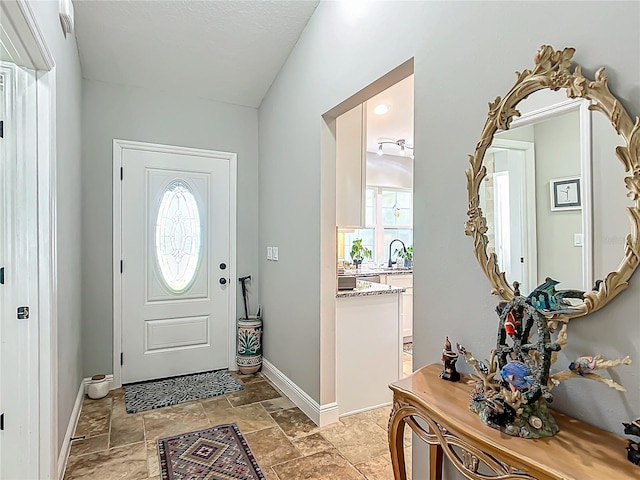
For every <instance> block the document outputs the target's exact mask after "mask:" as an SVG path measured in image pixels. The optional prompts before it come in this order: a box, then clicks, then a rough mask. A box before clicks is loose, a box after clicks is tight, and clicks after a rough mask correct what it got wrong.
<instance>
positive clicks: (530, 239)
mask: <svg viewBox="0 0 640 480" xmlns="http://www.w3.org/2000/svg"><path fill="white" fill-rule="evenodd" d="M511 128H514V127H511ZM494 148H497V149H500V148H503V149H508V150H519V151H521V152H523V154H524V170H523V174H524V178H523V179H522V184H523V185H524V190H525V191H524V197H525V206H524V211H521V212H520V214H521V216H523V217H524V219H525V221H523V222H522V225H521V229H520V230H521V231H520V237H521V238H523V239H524V248H523V250H524V252H525V255H526V256H527V258H528V259H531V258H538V245H537V243H536V224H535V218H536V199H535V188H536V187H535V183H536V155H535V144H534V143H533V142H522V141H519V140H510V139H505V138H494V139H493V142H492V143H491V146H490V147H489V148H488V149H487V152H491V151H492V149H494ZM531 219H534V222H533V223H531V222H530V220H531ZM524 225H528V227H527V228H524ZM527 284H528V285H529V286H531V289H533V288H535V286H536V285H537V284H538V265H537V264H535V265H534V264H533V263H531V262H529V264H528V265H527Z"/></svg>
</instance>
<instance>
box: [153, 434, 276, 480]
mask: <svg viewBox="0 0 640 480" xmlns="http://www.w3.org/2000/svg"><path fill="white" fill-rule="evenodd" d="M158 456H159V458H160V470H161V478H162V480H201V479H202V480H204V479H206V480H231V479H234V480H236V479H237V480H261V479H264V478H265V476H264V475H263V473H262V470H260V466H259V465H258V462H256V459H255V457H254V456H253V453H252V452H251V449H250V448H249V446H248V445H247V441H246V440H245V439H244V437H243V436H242V433H240V429H239V428H238V426H237V425H236V424H235V423H230V424H226V425H218V426H217V427H213V428H207V429H206V430H200V431H199V432H190V433H183V434H182V435H176V436H175V437H169V438H161V439H158Z"/></svg>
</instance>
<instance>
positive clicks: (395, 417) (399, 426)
mask: <svg viewBox="0 0 640 480" xmlns="http://www.w3.org/2000/svg"><path fill="white" fill-rule="evenodd" d="M399 407H400V406H399V405H398V404H397V403H395V402H394V404H393V410H392V411H391V417H390V418H389V450H390V452H391V465H392V466H393V477H394V478H395V480H407V470H406V466H405V460H404V426H405V421H404V418H402V416H401V415H399V414H398V409H399Z"/></svg>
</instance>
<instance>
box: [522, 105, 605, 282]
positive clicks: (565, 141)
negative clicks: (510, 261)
mask: <svg viewBox="0 0 640 480" xmlns="http://www.w3.org/2000/svg"><path fill="white" fill-rule="evenodd" d="M534 131H535V145H536V223H537V225H536V226H537V229H536V234H537V236H538V239H537V245H538V285H539V284H541V283H542V282H544V280H545V278H546V277H551V278H553V279H555V280H558V281H559V282H560V285H558V288H559V289H560V288H563V289H564V288H573V289H576V290H582V289H583V288H584V285H583V280H582V247H575V246H574V245H573V235H574V234H576V233H582V210H564V211H551V196H550V194H549V188H550V187H549V182H550V180H551V179H554V178H562V177H579V176H580V112H579V111H577V110H576V111H574V112H569V113H567V114H565V115H561V116H559V117H557V118H552V119H549V120H547V121H546V122H540V123H537V124H536V125H534ZM583 188H584V187H583ZM611 268H614V267H613V266H612V267H611ZM610 270H611V269H610Z"/></svg>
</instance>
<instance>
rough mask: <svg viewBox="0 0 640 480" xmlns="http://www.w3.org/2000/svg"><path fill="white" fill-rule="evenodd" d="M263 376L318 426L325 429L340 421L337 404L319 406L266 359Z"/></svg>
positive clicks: (263, 365)
mask: <svg viewBox="0 0 640 480" xmlns="http://www.w3.org/2000/svg"><path fill="white" fill-rule="evenodd" d="M262 374H263V375H264V376H265V377H267V378H268V379H269V380H271V381H272V382H273V383H274V385H275V386H276V387H278V388H279V389H280V390H282V393H284V394H285V395H286V396H287V397H289V399H290V400H291V401H292V402H293V403H295V404H296V406H297V407H298V408H299V409H300V410H302V411H303V412H304V413H305V414H306V415H307V416H308V417H309V418H310V419H311V420H313V422H314V423H315V424H316V425H319V426H321V427H323V426H325V425H329V424H330V423H335V422H337V421H338V404H337V403H335V402H333V403H327V404H325V405H319V404H318V402H316V401H315V400H314V399H313V398H311V397H310V396H309V395H308V394H307V393H306V392H305V391H304V390H302V389H301V388H300V387H299V386H298V385H296V384H295V383H294V382H293V381H291V379H290V378H289V377H287V376H286V375H285V374H284V373H282V372H281V371H280V370H278V369H277V368H276V367H275V366H274V365H273V364H272V363H271V362H269V361H268V360H266V359H264V360H263V361H262Z"/></svg>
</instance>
